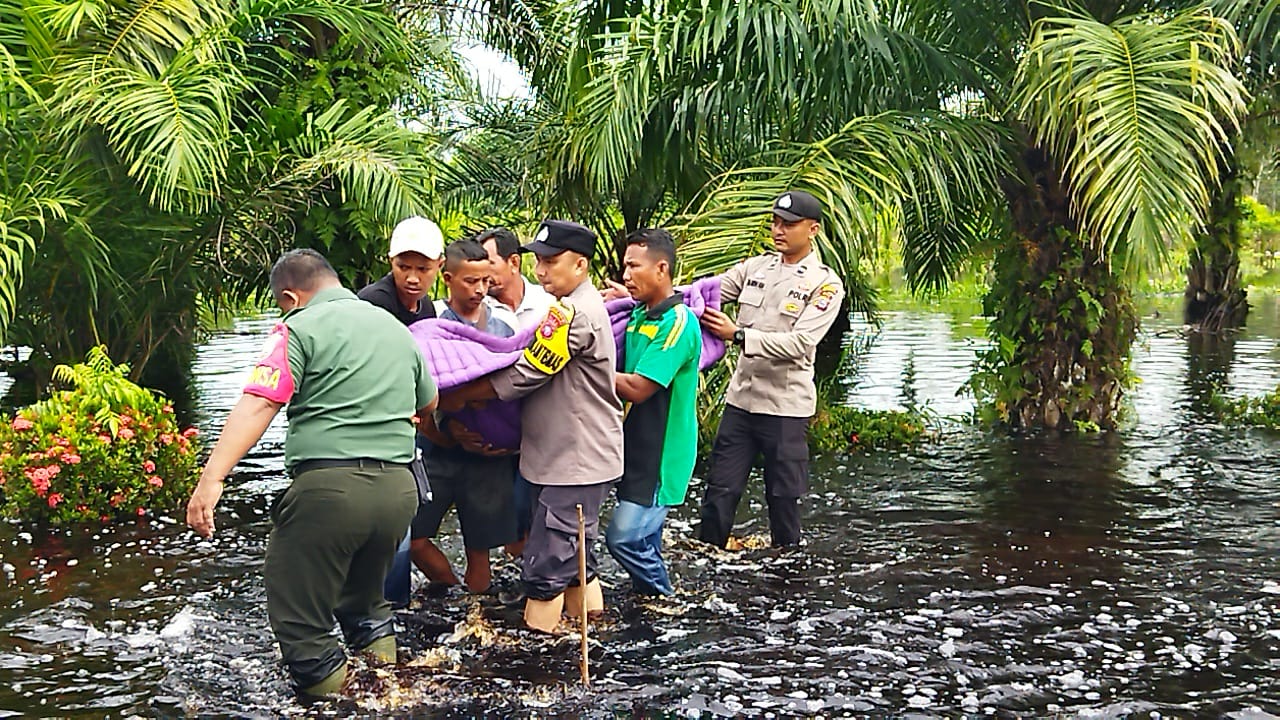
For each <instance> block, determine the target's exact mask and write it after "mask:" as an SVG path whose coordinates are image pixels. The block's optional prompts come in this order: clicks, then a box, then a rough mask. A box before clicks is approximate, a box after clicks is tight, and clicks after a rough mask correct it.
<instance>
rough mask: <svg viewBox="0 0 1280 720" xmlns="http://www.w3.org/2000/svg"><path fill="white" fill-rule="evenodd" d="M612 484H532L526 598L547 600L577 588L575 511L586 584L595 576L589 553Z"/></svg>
mask: <svg viewBox="0 0 1280 720" xmlns="http://www.w3.org/2000/svg"><path fill="white" fill-rule="evenodd" d="M610 485H611V483H608V482H606V483H599V484H596V485H538V484H537V483H536V482H535V483H533V494H532V503H533V523H532V526H531V527H530V528H529V541H528V542H527V543H526V544H525V547H524V562H523V565H524V569H523V571H522V574H521V579H522V580H523V581H524V586H525V594H526V595H527V596H528V597H530V598H532V599H534V600H550V599H552V598H554V597H556V596H557V595H559V594H560V593H562V592H564V590H565V588H567V587H569V586H570V585H577V584H578V511H577V505H578V504H579V503H581V504H582V514H583V517H584V519H585V522H586V530H587V535H586V537H587V581H588V582H589V581H590V580H591V579H593V578H594V577H595V576H596V557H595V553H594V552H592V551H591V548H592V545H594V544H595V540H596V535H597V534H598V533H599V529H600V506H601V505H603V504H604V499H605V497H606V496H607V495H608V494H609V487H610Z"/></svg>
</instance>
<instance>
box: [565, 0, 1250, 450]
mask: <svg viewBox="0 0 1280 720" xmlns="http://www.w3.org/2000/svg"><path fill="white" fill-rule="evenodd" d="M924 5H925V4H922V3H910V4H908V3H899V4H894V3H889V4H888V5H886V6H876V5H872V4H870V3H862V2H846V3H838V4H836V5H835V6H831V5H827V4H819V3H808V2H802V1H790V2H786V1H784V2H775V3H767V4H750V6H749V7H743V6H742V5H741V4H728V3H725V4H718V3H699V4H697V5H696V6H695V5H689V6H683V5H681V6H675V7H673V6H670V5H667V6H664V7H663V8H662V10H661V11H654V12H653V13H650V14H642V15H641V16H639V17H637V18H635V19H633V20H631V21H630V22H628V23H626V24H625V25H622V26H618V27H617V28H616V30H615V31H614V32H612V33H609V34H608V35H606V40H605V53H604V54H603V55H602V57H601V58H600V59H599V60H598V61H597V62H596V63H594V64H593V66H592V69H591V70H592V72H591V75H592V77H591V79H590V80H589V82H588V83H587V84H586V86H585V89H584V91H583V92H581V93H579V95H578V97H579V99H578V101H577V102H576V103H574V104H573V105H572V106H571V107H572V111H571V113H569V114H568V117H569V122H567V123H566V124H567V125H568V130H567V133H566V135H567V138H568V141H569V142H568V144H567V145H565V146H564V147H563V148H562V150H561V153H560V156H559V157H558V158H557V160H558V161H557V162H555V163H553V164H552V165H551V167H552V171H551V174H552V176H553V177H568V178H573V179H575V180H577V181H578V182H581V183H583V184H584V185H585V186H587V187H589V188H596V189H604V190H607V191H610V192H614V193H618V192H623V191H633V190H634V188H636V187H637V186H639V187H644V186H645V183H651V184H654V185H656V186H657V187H658V188H660V189H661V190H662V194H661V195H660V196H661V197H663V198H668V199H672V200H676V201H677V204H678V200H680V199H683V198H684V197H687V195H688V193H687V192H677V191H676V189H678V188H681V187H683V185H682V183H683V181H685V179H686V178H688V180H690V183H689V184H690V186H698V185H699V184H701V187H700V188H699V189H698V190H697V193H696V194H695V196H694V199H693V201H692V202H690V203H688V204H687V205H686V207H687V208H688V210H689V212H688V214H687V215H686V216H685V217H684V218H683V220H682V222H681V223H680V227H681V230H682V231H683V235H684V237H685V240H684V243H683V244H682V247H681V252H682V254H683V256H684V257H686V258H688V259H689V261H690V264H691V265H692V266H693V267H695V268H697V269H699V270H714V269H716V268H718V267H723V266H724V265H727V264H729V263H731V262H733V261H735V260H737V259H739V258H741V257H742V256H744V255H746V254H748V253H749V252H751V251H753V250H754V249H757V248H758V247H759V246H760V242H761V240H762V239H763V236H764V233H763V230H764V224H765V222H766V217H765V216H764V213H762V212H761V211H762V209H764V208H767V207H768V204H767V203H768V199H769V198H770V197H772V196H773V195H775V194H776V193H778V192H780V191H781V190H783V189H785V188H787V187H802V188H805V189H807V190H810V191H811V192H814V193H815V194H817V195H818V196H819V197H821V198H823V199H824V200H825V201H826V202H827V204H828V205H829V206H830V207H831V208H832V219H833V222H832V223H829V225H830V227H831V232H829V233H828V234H827V236H826V237H825V238H824V240H825V242H826V244H827V247H826V248H825V250H826V255H827V256H828V257H830V258H831V259H832V261H833V262H836V263H837V264H838V265H840V266H841V268H842V270H843V271H844V272H846V273H847V274H848V276H850V277H851V278H852V279H854V280H855V281H856V277H857V267H858V265H857V261H858V259H859V258H860V257H861V256H862V254H863V250H864V248H865V246H866V244H867V239H868V238H869V237H870V236H871V234H872V233H876V232H891V233H894V234H895V235H896V236H897V237H898V238H899V239H900V241H901V242H902V243H903V247H904V257H905V258H906V259H907V262H906V270H907V273H908V277H909V278H910V279H911V281H912V283H913V285H914V286H916V287H918V288H929V287H938V286H941V285H944V284H945V283H946V281H947V280H948V278H949V275H950V273H951V272H953V271H954V269H955V268H956V267H957V265H958V263H959V262H960V261H962V260H963V259H964V258H965V257H967V256H968V254H969V252H970V250H971V248H972V247H973V246H974V245H975V243H977V242H980V241H982V240H986V239H990V238H992V237H996V238H1000V246H1001V247H1002V248H1003V250H1002V251H1001V252H1000V253H999V257H998V261H997V266H996V278H995V286H994V287H993V291H992V293H991V295H990V296H989V298H988V305H989V308H988V309H989V311H990V312H991V313H992V314H993V315H994V320H993V322H992V323H991V330H992V339H993V341H994V343H993V350H992V351H991V352H989V353H986V354H984V355H983V356H982V358H980V362H979V366H978V368H977V370H976V372H975V376H974V380H973V383H972V388H973V390H974V391H975V393H976V394H977V395H978V399H979V401H980V403H981V405H982V406H983V407H985V408H989V409H990V410H991V412H992V415H993V417H994V419H998V420H1001V421H1004V422H1006V423H1008V424H1010V425H1012V426H1014V427H1019V428H1021V427H1035V426H1048V427H1072V426H1079V425H1098V426H1107V425H1110V424H1111V423H1113V422H1114V420H1115V417H1116V410H1117V408H1118V405H1119V399H1120V397H1121V394H1122V391H1123V388H1124V387H1125V384H1126V381H1127V372H1126V368H1127V357H1128V352H1129V345H1130V343H1131V341H1132V338H1133V333H1134V329H1135V327H1136V318H1135V315H1134V312H1133V309H1132V306H1131V303H1130V301H1129V295H1128V291H1127V289H1126V284H1125V282H1124V278H1125V277H1126V276H1127V274H1128V273H1131V272H1136V271H1138V270H1140V269H1142V268H1144V267H1149V266H1151V265H1153V264H1156V263H1159V262H1160V261H1161V259H1162V258H1164V257H1165V256H1166V252H1167V247H1168V245H1169V243H1170V242H1172V241H1173V239H1175V238H1178V237H1181V236H1182V235H1183V234H1184V233H1185V230H1186V228H1187V227H1188V224H1189V223H1195V222H1201V221H1203V218H1204V216H1205V212H1206V209H1207V206H1208V203H1209V196H1210V193H1211V190H1212V188H1213V187H1214V186H1215V185H1216V184H1217V183H1218V182H1219V180H1220V178H1219V175H1218V161H1219V160H1220V158H1221V154H1222V151H1223V149H1224V147H1225V145H1226V142H1227V139H1228V138H1229V137H1230V135H1231V133H1232V132H1233V123H1234V122H1235V119H1236V118H1237V117H1238V116H1239V114H1240V113H1241V110H1242V109H1243V100H1244V97H1245V93H1244V89H1243V87H1242V86H1241V84H1240V82H1239V80H1238V79H1237V78H1236V77H1235V76H1234V75H1233V74H1232V72H1231V68H1232V67H1233V66H1234V61H1235V51H1236V47H1235V46H1236V40H1235V36H1234V33H1233V31H1232V28H1231V26H1230V25H1229V24H1227V23H1226V22H1224V21H1222V20H1220V19H1218V18H1216V17H1214V16H1213V15H1212V14H1210V13H1208V12H1206V11H1202V10H1190V11H1183V12H1176V13H1174V12H1167V11H1164V12H1159V13H1154V14H1145V13H1138V12H1133V11H1131V10H1130V9H1129V8H1127V7H1125V5H1124V4H1123V3H1122V4H1115V3H1106V4H1102V3H1099V5H1102V6H1103V7H1104V8H1105V9H1107V10H1109V11H1110V12H1112V13H1113V14H1112V15H1111V16H1107V17H1105V18H1104V19H1099V18H1097V17H1094V16H1091V15H1088V14H1085V13H1082V12H1081V13H1072V12H1067V11H1065V10H1059V9H1055V8H1052V7H1048V6H1032V8H1033V9H1034V10H1035V11H1036V12H1037V13H1038V14H1037V15H1035V16H1032V15H1031V14H1027V13H1023V12H1021V11H1016V10H1014V9H1013V8H1010V7H1007V6H1006V5H1005V4H1004V3H1001V2H975V3H968V4H956V3H945V4H936V5H929V7H928V8H925V7H924ZM1019 7H1021V6H1019ZM1011 10H1014V11H1011ZM828 13H830V14H828ZM690 168H696V169H699V170H701V171H702V172H703V173H704V177H709V180H708V181H707V182H701V178H699V177H698V176H697V175H693V174H691V173H690V172H689V169H690ZM637 181H638V182H637ZM650 194H656V193H650ZM854 284H856V282H855V283H854Z"/></svg>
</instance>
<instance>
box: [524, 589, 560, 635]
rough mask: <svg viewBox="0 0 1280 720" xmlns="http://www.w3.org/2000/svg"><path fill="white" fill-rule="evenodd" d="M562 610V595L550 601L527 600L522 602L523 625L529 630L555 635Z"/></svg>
mask: <svg viewBox="0 0 1280 720" xmlns="http://www.w3.org/2000/svg"><path fill="white" fill-rule="evenodd" d="M563 610H564V593H560V594H559V595H557V596H555V597H553V598H551V599H550V600H534V599H533V598H529V599H527V600H525V601H524V624H525V625H528V626H529V629H530V630H537V631H539V632H544V633H548V634H555V631H556V628H558V627H560V613H561V612H562V611H563Z"/></svg>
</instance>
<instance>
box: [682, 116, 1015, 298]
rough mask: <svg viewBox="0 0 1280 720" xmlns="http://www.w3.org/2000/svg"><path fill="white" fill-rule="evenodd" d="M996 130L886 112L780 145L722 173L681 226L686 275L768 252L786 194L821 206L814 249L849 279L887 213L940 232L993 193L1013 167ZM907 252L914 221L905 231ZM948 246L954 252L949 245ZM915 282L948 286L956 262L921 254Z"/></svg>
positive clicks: (886, 228)
mask: <svg viewBox="0 0 1280 720" xmlns="http://www.w3.org/2000/svg"><path fill="white" fill-rule="evenodd" d="M1001 142H1002V140H1001V136H1000V133H999V132H998V131H997V130H996V129H995V128H994V127H993V126H991V125H989V124H987V123H985V122H982V121H978V120H972V119H962V118H956V117H953V116H949V115H945V114H941V113H922V114H916V113H885V114H881V115H875V116H868V117H862V118H857V119H854V120H852V121H850V122H849V123H847V124H846V125H845V126H844V127H843V128H841V130H840V132H838V133H836V134H834V135H831V136H829V137H826V138H823V139H822V140H820V141H818V142H815V143H808V144H794V143H793V144H778V145H776V146H775V147H774V148H772V149H770V150H768V151H766V152H765V153H762V154H760V155H759V156H757V157H754V158H752V159H751V160H750V161H749V162H748V163H746V164H744V167H743V168H740V169H736V170H732V171H730V172H727V173H725V174H723V175H721V176H720V177H719V178H717V180H716V181H715V182H714V183H713V184H712V185H711V186H710V188H709V189H708V191H707V192H706V193H705V194H704V196H703V197H702V198H701V200H700V202H699V203H698V204H697V205H696V206H695V207H694V208H692V209H691V210H690V212H689V213H687V214H686V216H685V217H683V218H681V220H680V221H679V223H678V224H677V230H678V231H679V232H680V234H681V235H682V236H683V242H682V244H681V246H680V253H681V258H682V260H683V264H684V268H685V272H686V273H687V274H690V275H694V276H696V275H700V274H704V273H710V272H718V271H720V270H723V269H724V268H726V267H728V266H729V265H732V264H733V263H735V262H737V261H738V260H741V259H742V258H744V257H746V256H748V255H750V254H752V253H754V252H757V251H759V250H761V249H763V248H764V247H765V245H764V241H765V239H766V237H767V233H766V228H767V225H768V223H769V220H770V217H769V208H770V207H771V203H772V201H773V199H774V198H775V197H777V195H778V194H780V193H782V192H783V191H785V190H787V189H801V190H807V191H809V192H811V193H813V194H814V195H815V196H816V197H817V198H818V199H819V200H821V201H822V202H823V204H824V206H825V218H824V222H823V226H824V231H823V233H822V234H821V235H819V240H818V246H819V251H820V252H821V254H822V257H823V260H824V261H825V262H827V263H828V264H830V265H831V266H832V267H833V268H834V269H836V270H837V272H839V273H840V274H841V275H842V276H843V277H844V278H846V280H847V281H850V282H852V280H853V279H855V278H856V277H857V275H858V273H859V261H860V260H861V259H862V258H863V257H866V256H868V255H870V254H871V253H872V252H874V249H873V248H874V247H875V245H876V244H877V240H879V239H882V237H883V234H884V233H885V232H896V229H895V228H894V227H893V226H894V224H893V223H886V222H885V218H886V217H890V218H893V217H896V218H901V219H902V220H903V221H907V222H914V221H918V222H919V223H920V224H921V225H925V226H927V227H930V228H934V230H933V232H934V233H937V232H938V230H937V228H939V227H942V226H943V225H944V224H945V223H948V222H950V223H959V222H961V221H962V219H963V218H962V217H961V216H960V213H961V212H962V211H964V210H966V209H967V208H972V207H977V206H979V204H980V202H981V201H982V198H983V197H984V196H987V197H989V196H990V194H992V193H994V192H995V181H996V178H998V177H999V176H1000V175H1001V174H1002V173H1004V172H1006V171H1007V170H1008V167H1007V161H1006V159H1005V158H1006V157H1007V156H1006V154H1005V153H1004V152H1003V150H1002V148H1001ZM903 231H904V232H905V233H906V234H907V238H908V239H907V240H904V242H906V243H907V245H908V246H911V242H912V241H911V240H910V238H911V237H912V233H916V232H919V231H920V228H919V227H917V226H915V225H914V224H909V225H904V226H903ZM946 247H949V246H946ZM917 248H918V249H919V254H918V257H919V258H920V260H919V262H917V263H916V264H915V266H914V267H913V268H912V269H913V271H918V272H919V273H920V276H919V277H913V279H912V282H913V284H917V285H919V286H921V287H924V286H936V285H937V284H939V283H945V282H946V279H947V276H948V272H949V270H948V268H949V267H950V266H951V264H952V263H953V262H954V261H953V260H949V259H947V257H943V258H942V259H941V260H938V261H936V262H934V263H933V264H931V263H930V261H927V260H925V259H924V257H925V256H927V255H928V254H929V253H928V251H927V249H925V248H920V247H919V246H917Z"/></svg>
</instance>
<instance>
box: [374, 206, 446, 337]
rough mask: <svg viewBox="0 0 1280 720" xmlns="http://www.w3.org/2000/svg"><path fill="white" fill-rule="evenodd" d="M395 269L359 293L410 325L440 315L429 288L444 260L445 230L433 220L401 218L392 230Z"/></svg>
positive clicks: (392, 268) (392, 259) (392, 255)
mask: <svg viewBox="0 0 1280 720" xmlns="http://www.w3.org/2000/svg"><path fill="white" fill-rule="evenodd" d="M389 255H390V257H391V272H389V273H387V274H386V275H384V276H382V279H380V280H378V281H377V282H375V283H373V284H371V285H366V286H365V287H364V288H363V289H362V290H360V292H358V293H356V294H357V295H358V296H359V297H360V299H361V300H365V301H368V302H371V303H373V304H374V305H377V306H378V307H380V308H382V309H383V310H386V311H387V312H389V313H391V314H392V315H394V316H395V317H396V319H397V320H399V321H400V322H401V323H403V324H404V325H405V326H406V327H407V326H409V325H412V324H414V323H416V322H418V321H419V320H425V319H427V318H433V317H435V316H436V311H435V307H434V306H433V305H432V304H431V299H430V298H428V297H427V290H428V289H430V288H431V286H432V285H434V284H435V282H436V275H437V274H438V273H439V272H440V265H441V264H442V262H443V261H444V234H443V233H441V232H440V228H439V226H437V225H436V224H435V223H433V222H431V221H430V220H428V219H426V218H423V217H418V216H416V215H415V216H413V217H411V218H406V219H405V220H401V221H400V224H398V225H396V229H395V230H394V231H393V232H392V233H391V252H390V253H389Z"/></svg>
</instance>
